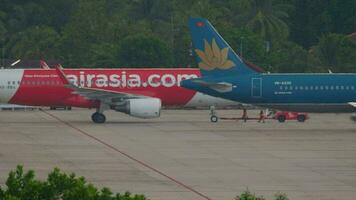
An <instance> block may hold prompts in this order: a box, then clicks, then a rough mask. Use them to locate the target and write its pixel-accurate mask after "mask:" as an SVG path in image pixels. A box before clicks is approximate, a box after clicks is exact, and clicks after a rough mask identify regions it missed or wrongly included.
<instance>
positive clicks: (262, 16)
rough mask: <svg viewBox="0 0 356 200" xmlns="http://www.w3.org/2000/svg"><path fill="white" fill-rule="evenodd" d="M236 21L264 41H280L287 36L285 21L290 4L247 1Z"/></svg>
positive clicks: (264, 0) (272, 1)
mask: <svg viewBox="0 0 356 200" xmlns="http://www.w3.org/2000/svg"><path fill="white" fill-rule="evenodd" d="M245 5H247V6H246V8H245V9H244V10H245V12H243V13H241V15H239V17H238V20H239V21H241V22H242V23H244V24H245V26H246V27H248V28H249V29H251V30H252V31H253V32H255V33H257V34H259V35H260V36H261V37H262V38H264V39H265V40H266V41H273V40H280V39H283V38H286V37H287V36H288V34H289V28H288V25H287V23H286V20H287V19H288V17H289V14H288V10H289V9H290V8H291V4H288V3H280V2H278V1H275V0H248V1H247V4H245Z"/></svg>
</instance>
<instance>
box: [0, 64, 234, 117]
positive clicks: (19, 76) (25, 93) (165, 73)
mask: <svg viewBox="0 0 356 200" xmlns="http://www.w3.org/2000/svg"><path fill="white" fill-rule="evenodd" d="M42 65H43V63H42ZM196 77H200V71H199V69H189V68H173V69H172V68H171V69H168V68H167V69H132V68H130V69H63V68H61V67H57V68H56V69H48V65H47V66H46V67H45V69H2V70H0V102H3V103H11V104H20V105H29V106H53V107H54V106H73V107H82V108H96V112H95V113H94V114H93V115H92V120H93V122H95V123H104V122H105V121H106V117H105V115H104V114H103V112H104V111H105V110H109V109H112V110H115V111H119V112H123V113H127V114H129V115H131V116H134V117H139V118H154V117H159V116H160V110H161V106H162V105H163V106H187V107H189V106H211V105H217V106H225V105H236V102H231V101H227V100H223V99H220V98H215V97H211V96H208V95H204V94H201V93H197V92H195V91H192V90H188V89H184V88H181V87H179V86H180V82H181V81H182V80H185V79H189V78H196Z"/></svg>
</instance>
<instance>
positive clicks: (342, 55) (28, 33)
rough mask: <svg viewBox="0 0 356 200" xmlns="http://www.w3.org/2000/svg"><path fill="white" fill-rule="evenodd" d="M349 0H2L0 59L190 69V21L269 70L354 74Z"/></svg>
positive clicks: (353, 7)
mask: <svg viewBox="0 0 356 200" xmlns="http://www.w3.org/2000/svg"><path fill="white" fill-rule="evenodd" d="M355 13H356V1H355V0H342V1H341V0H219V1H218V0H61V1H58V0H32V1H26V0H0V47H3V48H2V49H3V52H2V56H1V57H5V58H10V59H17V58H25V59H32V60H36V59H45V60H48V59H55V60H60V61H61V62H62V64H63V65H64V66H66V67H82V66H86V67H121V66H126V67H172V66H175V67H189V66H196V63H195V61H194V59H193V58H192V53H193V51H191V40H190V35H189V31H188V27H187V20H188V18H189V17H190V16H201V17H206V18H208V19H209V20H210V21H211V22H212V23H213V24H214V25H215V26H216V27H217V29H218V30H219V32H220V33H221V34H222V35H223V37H224V38H225V39H226V40H227V41H228V42H229V43H230V44H231V46H232V47H233V48H234V49H235V50H236V51H237V52H239V53H240V54H242V55H243V57H245V58H246V59H247V60H249V61H251V62H253V63H256V64H258V65H260V66H261V67H262V68H264V69H266V70H268V71H278V72H317V71H321V72H327V70H328V69H330V70H332V71H334V72H355V71H356V59H354V58H355V57H356V44H355V41H352V40H351V39H350V37H348V35H350V34H351V33H353V32H356V14H355Z"/></svg>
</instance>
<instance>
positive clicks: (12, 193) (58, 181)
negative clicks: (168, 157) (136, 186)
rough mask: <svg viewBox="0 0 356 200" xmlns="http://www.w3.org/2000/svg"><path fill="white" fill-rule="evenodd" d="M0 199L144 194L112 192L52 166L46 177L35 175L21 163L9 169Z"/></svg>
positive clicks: (127, 198)
mask: <svg viewBox="0 0 356 200" xmlns="http://www.w3.org/2000/svg"><path fill="white" fill-rule="evenodd" d="M0 199H4V200H42V199H49V200H56V199H62V200H147V198H146V197H145V196H144V195H131V193H129V192H126V193H124V194H120V193H117V194H113V193H112V192H111V191H110V189H108V188H103V189H101V190H98V189H97V188H96V187H95V186H94V185H92V184H90V183H87V181H86V180H85V178H84V177H76V176H75V174H70V175H67V174H65V173H63V172H61V171H60V170H59V169H57V168H56V169H54V170H53V171H52V172H51V173H50V174H49V175H48V178H47V180H46V181H39V180H36V179H35V173H34V171H32V170H30V171H28V172H24V170H23V167H22V166H17V168H16V170H15V171H11V172H10V173H9V177H8V179H7V180H6V189H1V188H0Z"/></svg>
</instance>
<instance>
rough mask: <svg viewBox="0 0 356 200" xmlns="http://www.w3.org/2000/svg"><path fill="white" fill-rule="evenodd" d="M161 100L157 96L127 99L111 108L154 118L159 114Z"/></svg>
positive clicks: (135, 115) (141, 116)
mask: <svg viewBox="0 0 356 200" xmlns="http://www.w3.org/2000/svg"><path fill="white" fill-rule="evenodd" d="M161 106H162V103H161V100H160V99H157V98H144V99H129V100H127V101H126V102H125V103H124V104H122V105H115V106H113V107H112V109H114V110H116V111H118V112H123V113H126V114H128V115H131V116H133V117H138V118H156V117H159V116H160V115H161Z"/></svg>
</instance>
